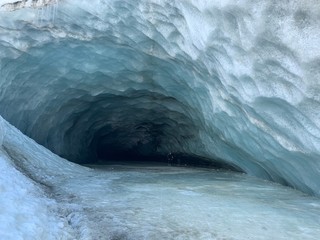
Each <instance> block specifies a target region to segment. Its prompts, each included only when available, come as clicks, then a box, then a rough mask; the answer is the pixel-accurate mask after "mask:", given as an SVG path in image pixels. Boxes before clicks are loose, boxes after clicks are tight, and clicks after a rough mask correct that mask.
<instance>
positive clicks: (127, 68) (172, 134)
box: [0, 0, 320, 195]
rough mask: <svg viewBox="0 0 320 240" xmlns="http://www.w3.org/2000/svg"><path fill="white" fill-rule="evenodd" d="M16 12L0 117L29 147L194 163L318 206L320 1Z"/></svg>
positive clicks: (77, 6)
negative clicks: (285, 189) (233, 171)
mask: <svg viewBox="0 0 320 240" xmlns="http://www.w3.org/2000/svg"><path fill="white" fill-rule="evenodd" d="M12 2H13V1H7V0H5V1H0V60H1V67H0V72H1V79H0V101H1V105H0V113H1V115H2V116H3V117H4V118H5V119H7V120H8V121H9V122H10V123H12V124H13V125H15V126H16V127H17V128H19V129H20V130H21V131H22V132H23V133H25V134H26V135H28V136H30V137H31V138H33V139H34V140H35V141H37V142H38V143H40V144H42V145H43V146H45V147H47V148H49V149H50V150H52V151H53V152H55V153H56V154H58V155H60V156H62V157H65V158H67V159H69V160H72V161H74V162H80V163H84V162H91V161H95V160H97V159H101V158H109V157H110V156H115V155H117V154H119V153H123V152H125V153H128V154H130V155H138V156H152V157H165V156H167V155H168V154H170V153H173V154H184V155H188V156H189V155H190V156H197V157H202V158H205V159H210V160H212V161H219V162H221V161H222V162H225V163H226V164H228V165H231V166H234V167H236V168H238V169H241V170H243V171H245V172H246V173H248V174H250V175H255V176H258V177H261V178H264V179H270V180H273V181H276V182H279V183H282V184H286V185H290V186H292V187H294V188H298V189H300V190H302V191H304V192H307V193H311V194H315V195H319V194H320V184H319V182H320V161H319V156H320V155H319V153H320V151H319V149H320V148H319V147H320V130H319V127H320V121H319V120H320V119H319V118H320V115H319V112H320V104H319V101H320V98H319V89H320V88H319V83H318V82H319V76H320V72H319V71H320V70H319V69H320V68H319V66H320V47H319V39H320V21H319V20H320V19H319V18H320V14H319V9H320V3H319V2H318V1H295V0H291V1H285V2H283V1H269V0H265V1H259V2H256V1H249V0H241V1H237V2H234V1H193V0H187V1H178V0H176V1H172V0H170V1H169V0H163V1H158V0H151V1H150V0H140V1H133V0H132V1H131V0H126V1H123V0H121V1H119V0H111V1H98V0H93V1H76V0H64V1H59V2H56V1H20V5H19V6H20V7H19V8H18V7H17V8H14V7H12V8H10V9H8V6H9V5H8V4H12ZM18 2H19V1H18ZM31 2H33V3H34V5H32V4H31ZM29 3H30V4H29ZM23 4H24V5H23Z"/></svg>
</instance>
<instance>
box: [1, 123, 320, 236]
mask: <svg viewBox="0 0 320 240" xmlns="http://www.w3.org/2000/svg"><path fill="white" fill-rule="evenodd" d="M0 129H1V132H0V140H1V141H0V170H1V175H0V194H1V198H0V204H1V206H2V207H1V209H0V237H1V239H6V240H17V239H21V240H22V239H23V240H24V239H35V240H42V239H48V240H51V239H52V240H56V239H62V240H69V239H70V240H71V239H79V240H90V239H106V240H107V239H110V240H111V239H190V240H191V239H217V240H218V239H237V240H246V239H260V240H268V239H279V240H286V239H288V238H289V239H307V240H317V239H318V236H319V234H320V228H319V225H320V217H319V216H320V200H319V199H318V198H315V197H311V196H308V195H306V194H303V193H302V192H300V191H295V190H293V189H291V188H288V187H284V186H281V185H279V184H274V183H271V182H267V181H263V180H260V179H257V178H255V177H250V176H248V175H245V174H241V173H232V172H224V171H215V170H210V169H205V168H204V169H203V168H202V169H195V168H184V167H180V168H177V167H170V166H165V165H159V164H153V165H150V164H145V165H141V164H132V163H131V164H127V165H117V164H116V165H106V166H99V167H97V166H94V168H93V169H89V168H85V167H81V166H79V165H76V164H74V163H71V162H68V161H67V160H65V159H62V158H60V157H58V156H57V155H55V154H53V153H51V152H50V151H49V150H47V149H46V148H44V147H42V146H40V145H38V144H36V143H35V142H34V141H33V140H31V139H30V138H28V137H26V136H25V135H23V134H22V133H21V132H20V131H19V130H17V129H16V128H14V127H13V126H11V125H10V124H9V123H7V122H6V121H5V120H3V119H0ZM17 169H18V170H19V171H17ZM248 226H249V227H248Z"/></svg>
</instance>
